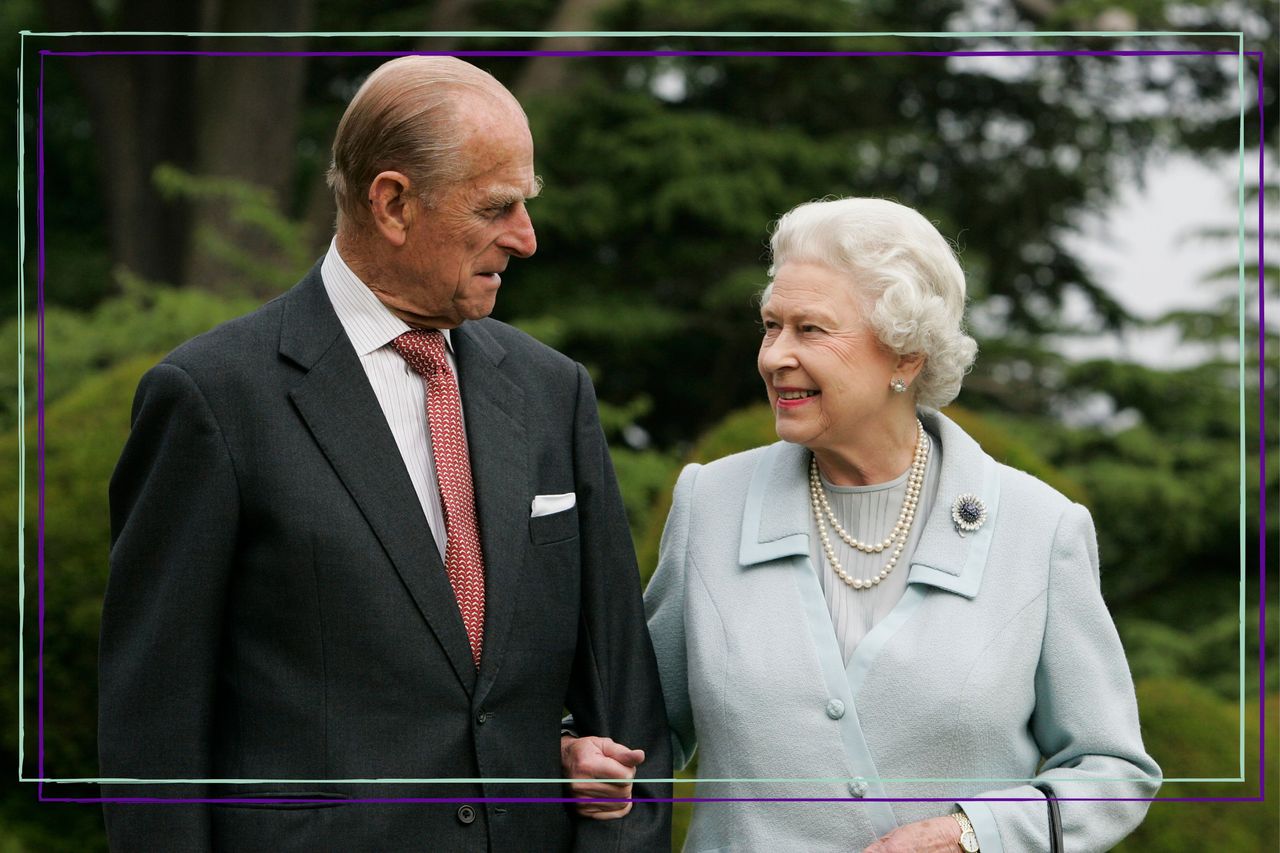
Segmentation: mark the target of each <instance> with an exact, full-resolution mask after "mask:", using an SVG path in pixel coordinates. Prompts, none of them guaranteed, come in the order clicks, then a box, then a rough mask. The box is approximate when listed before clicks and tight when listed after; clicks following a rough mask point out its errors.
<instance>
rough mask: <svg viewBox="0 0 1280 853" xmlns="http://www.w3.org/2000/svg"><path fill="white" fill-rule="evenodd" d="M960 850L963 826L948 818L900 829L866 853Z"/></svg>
mask: <svg viewBox="0 0 1280 853" xmlns="http://www.w3.org/2000/svg"><path fill="white" fill-rule="evenodd" d="M960 849H962V848H961V847H960V824H959V823H957V822H956V819H955V818H953V817H950V816H945V817H931V818H929V819H928V820H918V821H916V822H915V823H908V824H906V825H905V826H900V827H898V828H897V829H895V830H894V831H893V832H891V833H889V834H888V835H886V836H885V837H884V838H881V839H879V840H878V841H876V842H875V843H874V844H872V845H871V846H870V847H867V848H866V849H864V850H863V851H862V853H956V851H958V850H960Z"/></svg>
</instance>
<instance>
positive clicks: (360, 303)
mask: <svg viewBox="0 0 1280 853" xmlns="http://www.w3.org/2000/svg"><path fill="white" fill-rule="evenodd" d="M320 277H321V278H322V279H323V280H324V289H325V292H326V293H328V294H329V301H330V302H331V303H333V310H334V311H335V312H336V313H337V315H338V321H339V322H340V323H342V328H343V330H344V331H345V332H346V333H347V337H348V338H349V339H350V340H351V346H353V347H354V348H355V351H356V355H358V356H360V357H364V356H366V355H368V354H369V353H371V352H373V351H374V350H377V349H380V348H382V347H384V346H386V345H387V344H389V343H391V342H392V341H393V340H395V339H396V338H398V337H400V336H401V335H403V334H404V333H405V332H407V331H409V330H410V328H411V327H410V326H409V324H408V323H406V322H405V321H404V320H401V319H400V318H399V317H397V316H396V315H395V314H392V313H391V311H390V309H388V308H387V306H385V305H383V304H382V301H381V300H380V299H378V297H377V296H376V295H374V292H373V291H372V290H370V289H369V286H368V285H367V284H365V283H364V282H363V281H361V280H360V277H359V276H357V275H356V274H355V273H354V272H352V270H351V267H349V266H347V262H346V261H344V260H343V259H342V255H340V254H339V253H338V239H337V238H336V237H335V238H334V239H333V240H331V241H330V242H329V251H328V252H327V253H326V254H325V256H324V262H323V263H322V264H321V265H320ZM450 331H451V330H450V329H441V330H440V332H441V334H443V335H444V343H445V346H446V347H448V348H449V351H450V352H452V351H453V341H452V339H451V338H450V337H449V332H450Z"/></svg>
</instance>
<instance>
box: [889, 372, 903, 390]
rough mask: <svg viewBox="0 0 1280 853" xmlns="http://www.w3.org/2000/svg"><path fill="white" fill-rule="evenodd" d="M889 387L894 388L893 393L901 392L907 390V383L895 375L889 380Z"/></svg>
mask: <svg viewBox="0 0 1280 853" xmlns="http://www.w3.org/2000/svg"><path fill="white" fill-rule="evenodd" d="M889 388H890V389H892V390H893V393H895V394H901V393H902V392H903V391H906V390H907V383H905V382H903V381H902V380H901V379H899V378H898V377H896V376H895V377H893V378H892V379H890V380H889Z"/></svg>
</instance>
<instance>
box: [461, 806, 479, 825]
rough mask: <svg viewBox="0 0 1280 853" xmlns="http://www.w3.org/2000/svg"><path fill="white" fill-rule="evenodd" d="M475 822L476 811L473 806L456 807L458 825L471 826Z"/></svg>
mask: <svg viewBox="0 0 1280 853" xmlns="http://www.w3.org/2000/svg"><path fill="white" fill-rule="evenodd" d="M475 822H476V810H475V807H474V806H458V823H461V824H463V825H464V826H465V825H467V824H472V823H475Z"/></svg>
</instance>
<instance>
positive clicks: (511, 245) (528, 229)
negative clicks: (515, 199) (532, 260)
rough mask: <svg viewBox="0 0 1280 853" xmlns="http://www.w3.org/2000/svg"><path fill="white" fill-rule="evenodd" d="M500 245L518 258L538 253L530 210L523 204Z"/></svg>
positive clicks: (515, 213)
mask: <svg viewBox="0 0 1280 853" xmlns="http://www.w3.org/2000/svg"><path fill="white" fill-rule="evenodd" d="M499 245H500V246H502V248H504V249H506V250H507V251H508V252H510V253H511V254H513V255H515V256H516V257H517V258H527V257H529V256H530V255H532V254H533V253H534V252H536V251H538V238H537V236H536V235H534V233H533V220H532V219H530V218H529V209H528V208H527V207H525V206H524V205H523V204H522V205H520V206H519V207H518V208H517V209H516V210H515V212H514V214H513V221H512V223H511V227H510V228H509V229H507V231H506V232H505V233H504V234H503V235H502V240H501V241H500V242H499Z"/></svg>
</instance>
